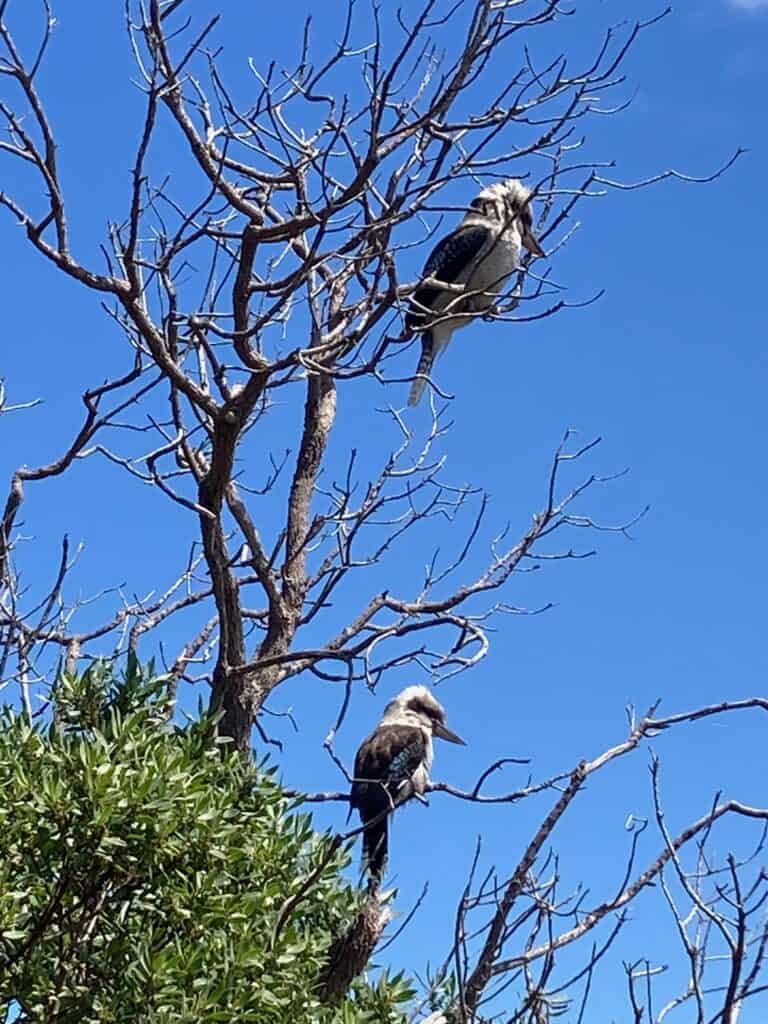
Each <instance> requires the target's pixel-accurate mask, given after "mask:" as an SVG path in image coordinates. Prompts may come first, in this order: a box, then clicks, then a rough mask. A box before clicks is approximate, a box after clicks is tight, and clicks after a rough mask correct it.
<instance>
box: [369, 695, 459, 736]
mask: <svg viewBox="0 0 768 1024" xmlns="http://www.w3.org/2000/svg"><path fill="white" fill-rule="evenodd" d="M387 722H398V723H406V724H409V725H419V726H421V727H422V728H425V729H429V731H430V732H431V733H432V735H433V736H437V737H438V738H439V739H441V740H448V742H449V743H460V744H461V745H462V746H466V744H465V743H464V740H463V739H462V738H461V737H460V736H457V735H456V733H455V732H451V730H450V729H449V728H447V726H446V724H445V708H444V707H443V705H442V704H441V703H440V701H439V700H436V699H435V697H433V696H432V693H431V691H430V690H428V689H427V687H426V686H409V687H407V688H406V689H405V690H403V691H402V692H401V693H398V695H397V696H396V697H395V698H394V699H393V700H391V701H390V702H389V704H387V706H386V708H385V709H384V717H383V718H382V723H387Z"/></svg>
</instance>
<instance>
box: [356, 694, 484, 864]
mask: <svg viewBox="0 0 768 1024" xmlns="http://www.w3.org/2000/svg"><path fill="white" fill-rule="evenodd" d="M433 736H438V737H439V738H440V739H443V740H448V741H449V742H450V743H461V744H462V745H463V744H464V740H463V739H461V737H459V736H457V735H456V733H455V732H451V730H450V729H448V728H446V725H445V709H444V708H443V706H442V704H440V703H439V702H438V701H437V700H435V698H434V697H433V696H432V694H431V693H430V691H429V690H428V689H427V688H426V686H409V687H408V688H407V689H405V690H403V691H402V693H399V694H398V695H397V697H395V698H394V700H391V701H390V702H389V704H387V706H386V708H385V709H384V715H383V717H382V719H381V721H380V722H379V724H378V725H377V726H376V728H375V729H374V731H373V732H372V733H371V735H370V736H369V737H368V739H367V740H365V741H364V742H363V743H362V744H361V746H360V749H359V750H358V752H357V756H356V757H355V777H354V779H353V782H352V792H351V794H350V798H349V802H350V806H351V807H352V808H356V809H357V811H358V812H359V814H360V819H361V821H362V823H363V825H364V826H367V827H366V828H365V830H364V832H363V864H364V866H365V867H366V869H367V870H368V872H369V874H370V876H371V878H372V879H373V880H376V881H380V880H381V877H382V875H383V874H384V869H385V868H386V864H387V837H388V817H389V814H390V812H391V811H393V810H394V809H395V807H398V806H399V805H400V804H402V803H404V802H405V801H406V800H408V799H410V798H411V797H412V796H414V795H421V794H422V793H423V792H424V790H425V788H426V785H427V783H428V782H429V770H430V768H431V767H432V737H433ZM369 822H370V825H368V823H369Z"/></svg>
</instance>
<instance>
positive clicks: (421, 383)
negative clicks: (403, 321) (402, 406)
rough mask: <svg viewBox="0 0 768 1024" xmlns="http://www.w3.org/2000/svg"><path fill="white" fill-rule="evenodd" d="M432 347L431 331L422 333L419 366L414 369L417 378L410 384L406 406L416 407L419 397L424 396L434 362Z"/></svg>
mask: <svg viewBox="0 0 768 1024" xmlns="http://www.w3.org/2000/svg"><path fill="white" fill-rule="evenodd" d="M434 347H435V346H434V337H433V335H432V331H424V333H423V334H422V336H421V359H419V365H418V366H417V367H416V374H417V376H416V378H415V380H414V382H413V384H411V390H410V392H409V393H408V405H418V404H419V402H420V401H421V396H422V395H423V394H424V388H425V387H426V385H427V377H428V376H429V371H430V370H431V369H432V364H433V363H434V361H435V351H434Z"/></svg>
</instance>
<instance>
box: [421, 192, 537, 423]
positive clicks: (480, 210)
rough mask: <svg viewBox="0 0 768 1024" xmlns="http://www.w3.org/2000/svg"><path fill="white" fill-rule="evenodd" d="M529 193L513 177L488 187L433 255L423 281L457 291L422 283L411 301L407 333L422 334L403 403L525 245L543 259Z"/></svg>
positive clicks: (498, 287) (499, 286) (482, 307)
mask: <svg viewBox="0 0 768 1024" xmlns="http://www.w3.org/2000/svg"><path fill="white" fill-rule="evenodd" d="M530 200H531V193H530V190H529V189H527V188H526V187H525V186H524V185H523V184H521V182H519V181H518V180H517V178H510V179H509V180H508V181H502V182H499V183H497V184H495V185H489V186H488V187H487V188H484V189H483V191H482V192H481V193H480V194H479V195H478V196H477V198H476V199H473V200H472V202H471V203H470V208H469V211H468V212H467V214H466V215H465V217H464V219H463V220H462V222H461V224H459V226H458V227H457V228H456V230H455V231H453V232H451V234H450V235H446V237H445V238H443V239H442V241H440V242H438V243H437V245H436V246H435V248H434V249H433V250H432V253H431V254H430V257H429V259H428V260H427V262H426V263H425V265H424V270H423V272H422V279H426V278H430V277H431V278H433V279H436V280H437V281H442V282H444V283H445V284H449V285H463V289H462V290H457V289H455V288H454V289H449V288H440V287H439V285H434V284H422V285H421V286H420V287H419V288H417V289H416V291H415V292H414V293H413V296H412V297H411V303H410V308H409V310H408V314H407V316H406V318H405V326H406V329H407V330H408V331H420V332H421V359H420V360H419V365H418V367H417V369H416V373H417V374H418V375H419V376H417V377H416V379H415V380H414V382H413V384H412V385H411V392H410V394H409V396H408V404H409V405H416V404H417V403H418V401H419V399H420V398H421V395H422V392H423V391H424V386H425V384H426V380H425V377H426V376H427V375H428V374H429V372H430V370H431V369H432V364H433V363H434V361H435V359H436V358H437V356H438V355H439V354H440V352H442V351H443V349H445V347H446V346H447V345H448V342H449V341H450V340H451V335H452V334H453V332H454V331H455V330H458V328H459V327H465V326H466V325H467V324H468V323H469V322H470V320H471V319H472V315H473V314H476V313H484V312H485V311H486V310H488V309H489V308H490V307H491V306H492V305H493V302H494V299H495V298H496V296H497V295H498V294H499V292H501V291H502V290H503V288H504V284H505V282H506V280H507V278H508V277H509V276H510V274H512V273H513V272H514V271H515V270H516V269H517V267H518V266H519V264H520V249H521V248H522V246H525V247H526V249H528V251H529V252H531V253H533V254H534V256H543V255H544V251H543V250H542V248H541V246H540V245H539V242H538V240H537V238H536V235H535V234H534V233H533V213H532V212H531V202H530Z"/></svg>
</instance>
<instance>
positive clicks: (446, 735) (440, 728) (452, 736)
mask: <svg viewBox="0 0 768 1024" xmlns="http://www.w3.org/2000/svg"><path fill="white" fill-rule="evenodd" d="M432 731H433V733H434V734H435V736H439V737H440V739H441V740H448V742H449V743H459V744H460V745H461V746H462V747H466V745H467V744H466V743H465V742H464V740H463V739H462V738H461V736H457V735H456V733H455V732H451V730H450V729H446V727H445V726H444V725H441V724H440V723H439V722H435V725H434V728H433V730H432Z"/></svg>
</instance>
